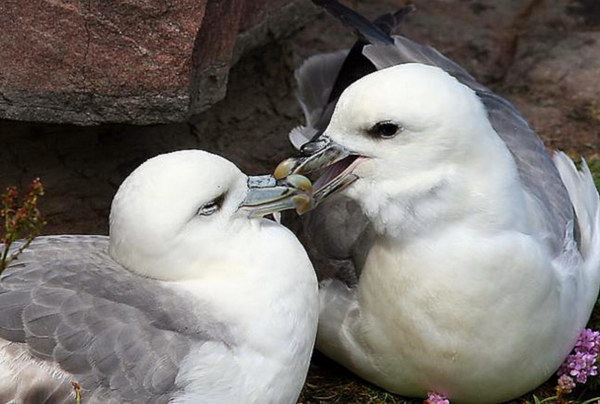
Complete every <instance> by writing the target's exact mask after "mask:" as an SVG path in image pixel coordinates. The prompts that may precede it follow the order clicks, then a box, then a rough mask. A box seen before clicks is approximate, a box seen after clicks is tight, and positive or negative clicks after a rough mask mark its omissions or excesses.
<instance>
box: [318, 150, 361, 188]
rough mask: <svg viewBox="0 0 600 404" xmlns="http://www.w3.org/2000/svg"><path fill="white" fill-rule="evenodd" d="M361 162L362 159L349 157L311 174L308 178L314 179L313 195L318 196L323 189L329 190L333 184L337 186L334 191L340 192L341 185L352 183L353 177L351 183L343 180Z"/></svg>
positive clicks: (354, 156) (353, 156)
mask: <svg viewBox="0 0 600 404" xmlns="http://www.w3.org/2000/svg"><path fill="white" fill-rule="evenodd" d="M362 160H364V157H361V156H357V155H350V156H348V157H345V158H343V159H341V160H339V161H336V162H335V163H333V164H332V165H330V166H327V167H323V168H321V169H319V170H316V171H314V172H313V173H311V175H310V176H311V177H313V178H315V179H316V180H315V182H314V185H313V189H314V193H315V194H318V193H320V192H322V191H323V190H325V189H330V188H331V187H332V185H335V184H338V185H339V186H336V187H335V190H336V191H339V190H341V188H342V184H343V187H346V186H348V185H350V183H352V182H354V180H355V179H356V176H353V177H354V178H353V179H352V181H344V179H345V178H346V177H348V176H349V175H351V174H352V171H353V170H354V168H355V167H356V166H357V165H358V164H359V163H360V162H361V161H362ZM331 191H332V190H331Z"/></svg>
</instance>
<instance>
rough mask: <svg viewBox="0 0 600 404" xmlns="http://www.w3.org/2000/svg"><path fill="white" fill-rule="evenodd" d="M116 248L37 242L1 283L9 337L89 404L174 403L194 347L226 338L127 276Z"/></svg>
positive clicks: (162, 291) (164, 293)
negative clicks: (112, 253)
mask: <svg viewBox="0 0 600 404" xmlns="http://www.w3.org/2000/svg"><path fill="white" fill-rule="evenodd" d="M107 246H108V243H107V238H105V237H98V236H97V237H93V236H88V237H86V236H73V237H64V236H59V237H40V238H38V239H36V240H35V241H34V242H33V243H32V244H31V245H30V247H29V248H28V249H26V250H25V251H24V252H23V253H22V254H21V255H20V256H19V258H18V259H17V260H16V261H14V262H13V263H12V264H11V265H10V266H9V267H8V268H7V269H6V270H5V271H4V273H3V274H2V276H1V278H0V307H2V310H1V311H0V338H2V339H4V340H7V341H10V342H13V343H17V344H21V345H23V346H26V347H27V350H28V352H29V354H30V355H31V356H32V357H34V358H36V359H39V360H41V361H45V362H47V363H49V364H51V365H52V366H55V365H58V367H59V368H60V370H61V371H62V372H64V373H66V374H68V375H70V376H72V381H75V382H77V383H79V384H80V386H81V388H82V391H83V394H84V397H86V398H87V399H86V400H84V402H94V401H97V402H109V401H111V400H114V401H115V402H124V401H129V402H136V403H165V402H167V401H168V400H169V398H171V397H172V396H173V395H175V394H176V393H177V392H178V391H179V386H177V384H176V377H177V374H178V371H179V363H180V362H181V360H182V359H183V358H184V357H185V356H186V355H187V354H188V353H189V352H190V348H191V347H192V345H194V344H198V343H203V342H204V341H207V340H216V341H224V340H225V339H226V336H225V334H226V329H225V328H224V327H223V326H222V325H221V324H219V323H218V322H217V321H210V320H208V319H207V320H206V321H205V324H202V325H198V323H199V321H198V319H197V318H196V319H195V318H193V317H191V314H189V313H192V312H195V310H193V309H192V307H191V305H192V304H193V303H192V302H188V301H187V300H186V299H185V298H183V297H182V296H179V295H177V294H176V293H175V292H173V291H172V290H171V289H168V288H166V287H163V286H162V285H161V284H160V283H159V282H158V281H154V280H150V279H146V278H143V277H140V276H137V275H134V274H132V273H130V272H129V271H127V270H125V269H124V268H122V267H121V266H119V265H118V264H117V263H115V262H114V261H113V260H112V259H111V258H110V257H109V256H108V254H107ZM196 310H197V309H196ZM41 402H43V401H41Z"/></svg>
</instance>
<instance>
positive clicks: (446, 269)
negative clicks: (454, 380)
mask: <svg viewBox="0 0 600 404" xmlns="http://www.w3.org/2000/svg"><path fill="white" fill-rule="evenodd" d="M556 286H557V285H556V280H555V279H554V277H553V275H552V268H551V266H550V263H549V262H548V260H547V259H545V258H544V257H543V254H542V251H540V250H539V248H538V247H537V246H536V245H535V244H534V243H531V242H530V241H529V240H527V239H523V238H521V237H518V236H514V235H506V237H505V236H502V237H494V238H486V237H471V236H465V235H464V234H463V235H456V234H453V235H448V236H447V237H439V238H434V239H431V240H428V241H427V242H425V241H424V242H416V243H412V244H411V245H410V246H408V247H406V248H398V247H397V246H393V245H390V244H389V243H388V244H386V243H380V244H377V243H376V244H375V245H374V247H373V248H372V250H371V251H370V253H369V255H368V257H367V261H366V263H365V267H364V269H363V272H362V274H361V279H360V283H359V286H358V290H357V291H358V299H359V302H360V303H359V304H360V308H361V318H362V333H363V334H362V338H363V341H364V342H365V345H367V346H368V349H369V350H371V351H372V352H376V353H377V355H378V356H379V357H380V358H381V359H380V366H382V367H385V366H387V365H386V363H388V362H389V363H390V366H394V365H392V363H393V362H396V363H397V361H398V360H400V361H402V362H403V363H404V365H405V369H406V370H407V372H410V373H411V374H412V375H414V374H416V373H417V372H422V371H424V370H425V369H427V373H428V375H429V376H430V377H435V374H436V373H437V372H438V371H439V377H441V378H445V377H448V375H450V377H451V375H452V374H453V372H452V371H453V370H455V371H457V372H460V371H463V370H465V371H466V369H469V368H470V367H471V368H472V367H473V366H475V365H477V364H478V363H479V364H480V365H477V368H478V369H480V370H481V368H482V367H481V363H482V360H484V358H489V357H490V356H494V357H495V359H494V360H495V361H496V365H498V367H496V369H495V371H498V370H499V369H502V368H503V367H506V368H507V369H508V368H510V367H511V366H512V365H511V363H514V362H517V361H518V362H521V358H522V357H525V356H528V355H532V356H536V355H538V354H539V353H536V352H534V351H535V349H531V347H532V344H533V345H535V342H536V341H537V342H538V343H539V344H540V346H544V348H543V349H550V350H552V349H554V348H553V346H552V343H550V342H549V341H551V340H552V338H555V337H556V336H557V333H558V334H560V332H559V331H558V330H559V329H560V328H561V324H560V321H559V320H558V317H559V316H557V313H559V312H560V311H561V296H560V293H559V292H558V289H557V287H556ZM548 343H550V345H548ZM396 368H397V366H396ZM490 371H492V369H491V368H490ZM464 376H465V374H462V375H461V377H464Z"/></svg>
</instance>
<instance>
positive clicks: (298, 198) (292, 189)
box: [240, 175, 312, 217]
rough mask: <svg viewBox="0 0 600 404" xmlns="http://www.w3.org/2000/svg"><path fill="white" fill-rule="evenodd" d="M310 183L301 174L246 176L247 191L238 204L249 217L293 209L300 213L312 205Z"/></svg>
mask: <svg viewBox="0 0 600 404" xmlns="http://www.w3.org/2000/svg"><path fill="white" fill-rule="evenodd" d="M311 193H312V184H311V182H310V180H309V179H308V178H306V177H303V176H301V175H290V176H289V177H287V178H284V179H279V180H278V179H275V178H274V177H273V176H271V175H259V176H252V177H248V193H247V194H246V198H245V199H244V201H243V202H242V204H241V205H240V209H243V210H245V211H247V212H248V213H249V216H250V217H262V216H265V215H268V214H270V213H275V212H280V211H283V210H288V209H295V210H296V211H297V212H298V214H302V213H304V212H306V211H307V210H309V209H310V208H311V207H312V196H311Z"/></svg>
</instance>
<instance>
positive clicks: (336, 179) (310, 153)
mask: <svg viewBox="0 0 600 404" xmlns="http://www.w3.org/2000/svg"><path fill="white" fill-rule="evenodd" d="M307 145H312V146H314V147H313V148H314V149H315V150H308V148H307V147H306V146H307ZM301 151H302V152H303V153H304V156H301V157H290V158H288V159H286V160H284V161H282V162H281V163H279V165H278V166H277V168H276V169H275V171H274V173H273V176H274V177H275V178H285V177H287V176H289V175H291V174H300V175H306V176H308V177H309V178H311V180H312V181H313V183H314V186H313V194H312V196H313V198H312V204H313V207H314V206H317V205H318V204H319V203H320V202H321V201H322V200H324V199H325V198H327V197H328V196H329V195H331V194H333V193H336V192H338V191H340V190H342V189H344V188H346V187H347V186H348V185H350V184H352V183H353V182H354V181H356V180H357V179H358V176H357V175H356V174H354V170H355V168H356V166H357V165H358V164H360V163H361V162H363V161H365V160H367V159H368V157H364V156H361V155H358V154H356V153H353V152H351V151H349V150H348V149H346V148H345V147H343V146H341V145H339V144H337V143H335V142H332V141H331V140H330V139H329V138H327V137H324V138H321V139H317V140H316V141H311V142H309V143H306V144H305V145H304V146H303V147H302V150H301Z"/></svg>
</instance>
